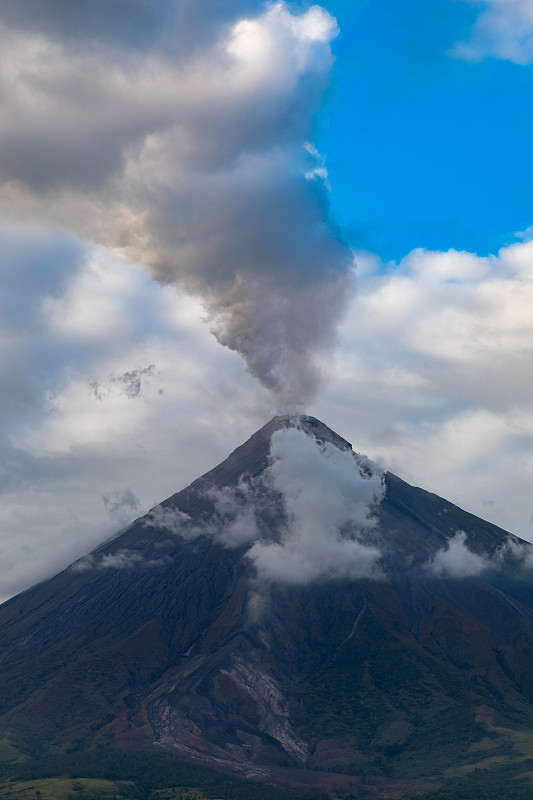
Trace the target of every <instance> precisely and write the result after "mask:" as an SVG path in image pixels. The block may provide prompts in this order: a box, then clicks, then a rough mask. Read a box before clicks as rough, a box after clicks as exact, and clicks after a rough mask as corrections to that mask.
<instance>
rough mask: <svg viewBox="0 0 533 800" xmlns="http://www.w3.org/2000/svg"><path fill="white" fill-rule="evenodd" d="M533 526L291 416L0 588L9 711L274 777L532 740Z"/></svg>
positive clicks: (428, 774) (517, 760)
mask: <svg viewBox="0 0 533 800" xmlns="http://www.w3.org/2000/svg"><path fill="white" fill-rule="evenodd" d="M531 549H532V546H531V545H530V544H528V543H526V542H523V541H521V540H520V539H518V538H517V537H515V536H513V535H511V534H510V533H507V532H506V531H503V530H501V529H500V528H498V527H496V526H494V525H491V524H490V523H488V522H485V521H483V520H481V519H479V518H477V517H475V516H473V515H472V514H469V513H467V512H465V511H463V510H461V509H460V508H458V507H457V506H455V505H453V504H452V503H449V502H447V501H446V500H443V499H442V498H440V497H438V496H436V495H434V494H431V493H429V492H427V491H424V490H422V489H419V488H415V487H413V486H410V485H409V484H408V483H406V482H404V481H403V480H401V479H400V478H399V477H396V476H395V475H392V474H391V473H383V472H382V471H381V470H380V469H379V468H378V467H377V466H376V465H375V464H373V463H372V462H370V461H369V460H368V459H366V458H365V457H363V456H360V455H357V454H356V453H354V452H353V450H352V447H351V445H350V444H349V443H348V442H347V441H345V440H344V439H343V438H342V437H340V436H338V435H337V434H336V433H334V432H333V431H331V430H330V429H329V428H327V427H326V426H325V425H324V424H322V423H321V422H320V421H318V420H316V419H314V418H313V417H307V416H299V417H293V416H283V417H276V418H274V419H273V420H271V421H270V422H269V423H268V424H267V425H265V426H264V427H263V428H262V429H261V430H259V431H258V432H257V433H255V434H254V435H253V436H252V437H251V438H250V439H249V440H248V441H247V442H246V443H245V444H243V445H242V446H241V447H239V448H237V450H235V451H234V452H233V453H232V454H231V455H230V456H229V457H228V458H227V459H226V460H225V461H224V462H223V463H221V464H220V465H219V466H217V467H215V468H214V469H213V470H211V471H210V472H208V473H207V474H206V475H204V476H203V477H201V478H199V479H198V480H196V481H195V482H194V483H192V484H191V485H190V486H189V487H188V488H186V489H184V490H182V491H180V492H178V493H177V494H175V495H173V496H172V497H170V498H169V499H168V500H165V501H164V502H163V503H161V504H160V505H159V506H157V507H156V508H154V509H152V510H151V511H150V512H149V513H148V514H146V515H145V516H143V517H141V518H139V519H137V520H136V521H135V522H133V523H132V524H131V525H129V527H127V528H126V529H125V530H123V531H121V532H120V533H119V534H118V535H117V536H116V537H115V538H113V539H112V540H110V541H108V542H106V543H104V544H103V545H101V546H100V547H99V548H97V549H96V550H95V551H94V552H92V553H91V554H89V555H88V556H86V557H85V558H83V559H80V560H79V561H77V562H76V563H74V564H72V565H71V566H70V567H69V568H67V569H65V570H64V571H63V572H61V573H59V574H58V575H56V576H55V577H53V578H51V579H49V580H46V581H44V582H42V583H40V584H38V585H36V586H34V587H33V588H31V589H29V590H27V591H25V592H23V593H22V594H20V595H18V596H17V597H14V598H12V599H11V600H9V601H8V602H6V603H4V604H3V605H2V606H1V607H0V676H1V680H0V730H1V731H2V733H3V737H4V738H3V741H4V745H5V747H6V748H8V749H10V752H15V753H20V754H25V755H29V756H33V757H40V756H43V755H45V754H46V753H49V752H56V753H57V752H65V751H66V752H73V751H83V750H84V749H86V748H90V747H94V746H97V745H105V746H108V745H113V746H114V747H118V748H122V749H124V750H130V751H131V750H144V751H146V750H154V749H159V750H161V749H163V750H167V751H170V752H172V753H175V754H177V755H178V756H179V757H180V758H181V759H185V760H188V761H192V762H198V763H201V764H205V765H209V766H212V767H215V768H218V769H222V770H226V771H232V772H235V773H238V774H242V775H245V776H254V777H261V778H264V779H266V780H269V781H276V780H281V779H283V777H284V776H285V777H287V776H292V780H293V783H294V785H297V784H298V780H299V779H298V776H301V782H302V785H303V784H305V785H308V786H317V787H318V786H321V785H322V783H321V776H323V775H325V774H331V773H335V774H336V775H339V776H342V775H345V776H348V775H362V774H365V775H382V776H383V775H386V776H389V777H391V776H392V777H398V778H401V777H407V778H411V779H414V778H417V779H418V778H435V777H436V778H439V776H440V777H442V776H443V775H446V774H449V773H450V770H462V771H463V772H464V773H465V774H466V773H468V772H469V771H473V770H475V769H485V768H487V767H488V766H489V765H492V764H494V763H495V761H497V762H498V763H499V764H504V765H510V766H511V767H512V768H513V769H514V768H517V767H518V768H520V765H522V768H523V771H524V772H526V771H527V769H531V766H530V765H529V762H528V759H529V758H530V756H531V755H532V754H533V735H532V734H531V733H530V730H531V729H532V728H533V669H532V666H533V577H532V576H533V573H532V571H531V565H532V564H533V556H532V554H531Z"/></svg>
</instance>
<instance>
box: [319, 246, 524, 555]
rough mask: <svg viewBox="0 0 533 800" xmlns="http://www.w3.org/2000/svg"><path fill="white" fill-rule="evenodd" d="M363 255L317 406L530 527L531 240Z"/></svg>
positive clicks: (470, 498)
mask: <svg viewBox="0 0 533 800" xmlns="http://www.w3.org/2000/svg"><path fill="white" fill-rule="evenodd" d="M358 261H360V262H361V265H362V268H361V270H360V276H359V291H358V295H357V296H356V297H355V298H354V300H353V302H352V305H351V307H350V309H349V311H348V313H347V316H346V320H345V322H344V323H343V324H342V326H341V330H340V345H339V348H338V350H337V353H336V364H330V365H329V376H330V380H329V382H328V385H327V386H326V389H325V391H324V392H323V394H322V396H321V397H320V400H319V402H317V403H315V404H314V405H313V407H312V409H310V410H311V411H312V413H313V414H315V416H318V417H319V418H321V419H323V420H324V421H325V422H326V423H327V424H330V426H331V427H333V428H336V429H337V430H339V431H341V432H342V434H343V435H344V436H345V437H346V438H348V439H349V440H350V441H351V442H352V443H353V445H354V447H355V448H356V449H359V448H360V449H363V450H364V451H366V452H369V453H371V454H372V457H373V458H375V459H376V460H377V461H379V463H381V464H382V465H385V466H387V468H389V469H391V470H392V471H393V472H396V473H398V474H399V475H400V476H402V477H404V478H405V479H406V480H409V481H410V482H413V483H416V484H418V485H422V486H423V487H425V488H427V489H430V490H431V491H435V492H437V493H439V494H441V495H442V496H444V497H447V498H448V499H449V500H451V501H452V502H454V503H457V504H458V505H460V506H462V507H464V508H466V509H467V510H469V511H472V512H473V513H475V514H478V515H479V516H481V517H485V518H488V519H490V520H491V521H493V522H495V523H496V524H498V525H500V526H502V527H504V528H507V529H509V530H511V531H512V532H513V533H515V534H517V535H519V536H522V537H524V538H526V539H529V538H532V537H533V528H532V525H531V522H530V518H531V514H532V512H533V507H532V504H531V501H530V497H531V492H530V487H531V483H532V481H533V402H532V400H531V398H532V397H533V317H532V315H531V307H532V305H533V242H520V243H517V244H514V245H512V246H509V247H507V248H504V249H502V250H501V251H500V252H499V253H498V255H495V256H490V257H488V258H479V257H477V256H475V255H474V254H471V253H459V252H456V251H450V252H448V253H433V252H428V251H423V250H416V251H414V252H413V253H410V254H409V255H408V256H407V257H406V258H405V259H403V261H402V262H401V263H400V264H397V265H396V264H388V265H387V264H381V263H380V262H379V260H378V259H376V258H374V257H372V256H369V255H368V254H361V256H360V257H358ZM488 501H490V502H491V504H490V505H488Z"/></svg>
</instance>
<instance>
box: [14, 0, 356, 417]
mask: <svg viewBox="0 0 533 800" xmlns="http://www.w3.org/2000/svg"><path fill="white" fill-rule="evenodd" d="M22 5H27V4H22ZM45 5H47V6H50V12H51V13H50V16H48V17H46V19H45V15H44V14H43V15H42V16H39V17H38V19H37V20H34V22H33V24H32V23H31V21H29V20H28V17H27V16H26V14H25V13H24V11H23V9H22V6H21V8H20V9H19V11H18V12H17V10H14V9H13V8H12V5H9V6H8V5H7V4H2V5H0V23H1V22H2V21H3V24H4V29H3V34H2V36H3V41H4V42H5V46H4V47H3V48H2V53H1V54H0V74H1V75H2V84H3V85H2V91H3V96H4V98H5V102H3V105H2V111H1V112H0V164H2V167H1V169H0V210H1V211H2V212H3V213H4V214H5V215H8V216H9V215H15V216H17V217H19V218H20V217H22V216H24V217H26V218H27V217H30V218H31V217H32V216H34V217H36V218H38V219H40V220H46V221H48V223H49V224H54V225H62V226H64V227H66V228H67V229H69V230H73V231H76V233H77V234H78V235H79V236H81V237H82V238H84V239H87V240H88V241H93V242H98V243H100V244H102V245H105V246H106V247H109V248H111V249H112V250H113V251H114V252H115V253H116V254H119V255H120V256H121V257H123V258H125V259H126V260H130V261H133V262H135V263H138V264H142V265H143V266H144V267H145V268H146V269H147V270H148V272H149V274H150V276H151V277H152V278H155V279H156V280H158V281H160V282H161V283H163V284H165V283H172V284H174V285H179V286H181V287H184V288H185V289H186V291H188V292H189V293H191V294H192V295H195V296H197V297H199V298H201V301H202V303H203V305H204V308H205V310H206V313H207V316H208V319H209V320H210V326H211V330H212V332H213V333H214V335H215V336H216V338H217V339H218V341H219V342H220V343H221V344H223V345H225V346H227V347H229V348H231V349H233V350H235V351H236V352H238V353H239V354H240V355H241V356H242V357H243V358H244V360H245V363H246V367H247V369H248V370H249V371H250V372H251V373H252V374H253V375H254V376H255V377H256V378H257V379H258V380H259V381H260V382H261V383H262V384H263V385H264V386H265V387H266V388H267V389H269V390H270V391H271V392H272V394H273V396H274V397H275V399H276V402H277V404H278V405H279V406H280V407H281V406H287V407H289V406H298V405H300V404H305V403H306V402H308V401H309V400H310V399H311V398H312V397H313V395H314V393H315V392H316V390H317V387H318V384H319V381H320V368H319V365H318V362H317V356H319V355H320V353H321V352H323V351H324V350H326V349H328V348H329V347H331V345H332V343H333V341H334V339H335V328H336V322H337V320H338V318H339V314H340V313H341V312H342V310H343V309H344V307H345V303H346V297H347V293H348V292H349V290H350V288H351V282H352V270H351V262H352V256H351V253H350V251H349V250H348V248H347V247H346V246H345V245H344V244H343V242H342V241H341V238H340V235H339V233H338V230H337V229H336V228H335V226H334V224H333V223H332V222H331V220H330V218H329V201H328V192H327V186H326V183H327V181H326V174H325V170H324V166H323V162H322V160H321V158H320V156H319V154H318V153H317V152H316V150H315V148H314V147H313V146H312V145H310V144H309V143H308V139H309V137H310V136H312V131H313V116H314V113H315V110H316V109H317V107H318V106H319V105H320V101H321V97H322V94H323V92H324V90H325V88H326V86H327V84H328V80H329V71H330V67H331V64H332V55H331V48H330V43H331V41H332V39H333V38H334V37H335V36H336V35H337V26H336V23H335V20H334V19H333V18H332V17H331V16H330V15H329V14H328V13H327V12H326V11H325V10H324V9H322V8H321V7H319V6H312V7H310V8H308V9H307V10H306V11H304V12H301V13H292V12H291V11H290V10H289V8H288V6H287V5H286V4H285V3H283V2H276V3H270V4H267V5H266V6H264V7H263V8H262V10H261V11H260V12H259V13H258V12H255V13H251V11H250V10H249V11H248V13H249V16H246V17H242V18H240V19H239V18H237V19H236V18H235V16H233V19H231V20H228V19H226V21H225V24H222V23H220V25H219V28H218V35H217V38H216V39H209V40H208V41H204V40H203V39H200V40H199V41H200V44H201V46H198V47H197V48H196V49H194V48H193V49H192V50H191V49H190V48H188V49H187V48H179V47H177V44H176V41H175V40H174V39H173V38H172V36H173V35H174V34H175V35H176V36H177V35H178V34H177V31H178V30H183V26H181V27H180V26H179V25H178V23H179V19H178V17H179V16H180V14H187V8H188V7H189V4H184V6H181V7H180V6H177V7H176V9H175V13H173V14H172V5H173V4H170V3H163V4H161V5H159V4H158V11H159V14H160V16H157V15H156V13H155V11H154V6H152V5H151V4H146V3H141V2H134V3H133V5H132V8H131V17H129V18H128V16H127V14H126V6H125V4H124V3H121V2H118V0H116V2H111V0H107V1H106V3H105V4H104V5H105V6H106V8H105V9H104V8H103V7H102V8H101V7H100V6H98V13H96V11H95V6H94V4H92V6H91V7H90V4H86V3H82V4H80V6H79V8H78V9H77V10H76V11H74V10H72V7H70V8H71V10H70V11H68V10H66V9H65V4H64V3H48V4H45ZM127 5H128V9H129V6H130V4H127ZM220 8H221V9H225V14H227V12H228V9H229V4H224V3H223V4H221V6H220ZM10 9H11V10H10ZM178 9H179V10H178ZM62 11H64V12H65V15H64V16H63V15H62ZM104 11H105V12H106V13H107V14H109V18H110V19H111V21H112V22H111V25H110V26H109V30H108V36H104V35H103V34H102V35H100V27H99V21H100V23H101V22H102V20H103V19H105V16H104ZM237 11H238V8H234V11H233V14H234V15H235V13H236V12H237ZM189 12H190V9H189ZM222 16H224V15H222ZM167 18H172V19H174V21H175V24H176V27H175V28H172V26H171V30H172V31H173V33H172V34H171V33H169V34H168V36H167V38H166V39H165V37H164V36H163V33H162V27H163V26H161V27H158V25H160V23H161V22H162V20H167ZM143 19H144V20H145V21H146V31H147V36H146V39H145V41H138V40H136V39H135V36H134V35H133V33H134V31H137V30H139V26H140V20H143ZM37 21H39V22H40V23H42V24H40V25H39V26H38V27H37ZM113 21H114V22H113ZM84 22H86V23H87V27H86V28H85V29H84V27H83V23H84ZM8 26H11V27H8ZM193 29H194V26H193V28H192V29H191V30H193ZM83 30H85V33H83V34H82V31H83ZM150 30H152V34H153V36H152V38H153V40H154V41H152V45H151V46H148V44H149V42H150V36H151V34H150ZM191 35H192V34H191ZM198 35H199V33H198ZM116 37H118V39H119V40H120V41H121V45H122V46H117V43H116V41H114V39H115V38H116ZM161 37H162V38H161ZM193 38H194V35H193ZM74 39H75V42H74ZM109 39H111V40H113V41H110V40H109ZM154 42H155V43H154Z"/></svg>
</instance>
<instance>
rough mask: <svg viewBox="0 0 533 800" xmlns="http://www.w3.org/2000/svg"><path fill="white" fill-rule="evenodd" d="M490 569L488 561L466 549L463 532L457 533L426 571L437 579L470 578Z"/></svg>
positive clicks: (436, 555) (436, 554) (438, 552)
mask: <svg viewBox="0 0 533 800" xmlns="http://www.w3.org/2000/svg"><path fill="white" fill-rule="evenodd" d="M490 567H491V562H490V561H489V559H487V558H484V557H483V556H480V555H478V554H477V553H474V552H472V550H470V549H469V548H468V546H467V544H466V533H465V532H464V531H457V532H456V533H455V535H454V536H453V537H452V538H451V539H450V541H449V542H448V544H447V546H446V547H444V548H442V550H438V551H437V553H435V555H434V557H433V558H432V559H431V561H430V562H429V563H428V564H427V570H428V571H429V572H432V573H433V575H435V576H436V577H438V578H471V577H474V576H475V575H480V574H481V573H482V572H484V571H485V570H487V569H489V568H490Z"/></svg>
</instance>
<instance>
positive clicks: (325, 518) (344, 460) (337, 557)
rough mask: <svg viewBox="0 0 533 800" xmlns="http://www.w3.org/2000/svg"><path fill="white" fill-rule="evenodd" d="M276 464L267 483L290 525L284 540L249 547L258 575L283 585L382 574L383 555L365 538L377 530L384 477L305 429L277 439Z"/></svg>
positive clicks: (273, 458) (287, 432) (282, 533)
mask: <svg viewBox="0 0 533 800" xmlns="http://www.w3.org/2000/svg"><path fill="white" fill-rule="evenodd" d="M270 458H271V463H270V466H269V468H268V470H267V471H266V473H265V477H264V480H265V482H266V484H267V485H270V486H271V487H272V489H273V490H274V491H275V492H279V494H280V495H281V497H282V498H283V505H284V510H285V521H284V524H283V525H282V527H281V530H280V539H279V541H274V542H273V541H265V540H263V539H261V540H259V541H258V542H255V543H254V544H253V546H252V548H251V549H250V551H249V554H248V555H249V558H250V559H251V560H252V561H253V563H254V565H255V567H256V569H257V572H258V575H259V576H260V577H261V578H263V579H265V580H274V581H281V582H283V583H309V582H311V581H317V580H328V579H335V578H362V577H369V576H377V575H378V574H379V567H378V562H379V559H380V556H381V551H380V549H379V547H377V546H375V545H372V544H368V543H366V542H365V543H363V542H361V541H359V540H358V534H360V533H361V532H362V531H368V530H370V529H372V528H373V527H374V525H375V520H374V518H373V516H372V513H373V511H374V509H375V508H376V506H377V505H378V503H379V501H380V500H381V498H382V497H383V494H384V485H383V475H382V473H381V471H380V470H378V469H377V468H375V467H371V466H370V465H369V464H367V463H366V462H365V461H363V460H362V459H359V458H358V457H357V456H355V454H354V453H353V452H352V451H351V450H339V449H338V448H337V447H335V446H334V445H332V444H330V443H329V442H326V443H324V444H319V443H318V442H317V440H316V439H314V437H312V436H309V435H308V434H306V433H304V432H303V431H302V430H299V429H298V428H289V429H287V430H281V431H277V432H276V433H275V434H274V435H273V436H272V445H271V449H270Z"/></svg>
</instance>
